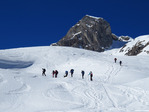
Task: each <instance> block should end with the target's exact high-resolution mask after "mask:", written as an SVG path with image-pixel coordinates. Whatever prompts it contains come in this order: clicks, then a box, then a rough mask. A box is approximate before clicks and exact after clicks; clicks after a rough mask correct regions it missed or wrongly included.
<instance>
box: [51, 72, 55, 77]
mask: <svg viewBox="0 0 149 112" xmlns="http://www.w3.org/2000/svg"><path fill="white" fill-rule="evenodd" d="M54 75H55V71H54V70H53V71H52V77H53V78H54Z"/></svg>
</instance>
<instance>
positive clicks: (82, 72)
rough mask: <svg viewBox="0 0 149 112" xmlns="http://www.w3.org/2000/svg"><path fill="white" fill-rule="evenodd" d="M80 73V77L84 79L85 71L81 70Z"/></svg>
mask: <svg viewBox="0 0 149 112" xmlns="http://www.w3.org/2000/svg"><path fill="white" fill-rule="evenodd" d="M81 74H82V79H84V74H85V72H84V71H83V70H82V71H81Z"/></svg>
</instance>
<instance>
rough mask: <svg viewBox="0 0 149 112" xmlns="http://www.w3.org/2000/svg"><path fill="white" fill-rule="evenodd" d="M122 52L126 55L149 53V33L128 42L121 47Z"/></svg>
mask: <svg viewBox="0 0 149 112" xmlns="http://www.w3.org/2000/svg"><path fill="white" fill-rule="evenodd" d="M120 53H123V54H126V55H138V54H139V55H141V54H146V55H147V54H149V35H143V36H139V37H137V38H135V39H134V40H132V41H131V42H128V43H127V44H126V45H125V46H123V47H122V48H121V49H120Z"/></svg>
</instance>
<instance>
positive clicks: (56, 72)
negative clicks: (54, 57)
mask: <svg viewBox="0 0 149 112" xmlns="http://www.w3.org/2000/svg"><path fill="white" fill-rule="evenodd" d="M57 75H58V71H57V70H55V78H57Z"/></svg>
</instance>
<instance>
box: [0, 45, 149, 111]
mask: <svg viewBox="0 0 149 112" xmlns="http://www.w3.org/2000/svg"><path fill="white" fill-rule="evenodd" d="M115 52H116V51H115V50H110V51H106V52H104V53H98V52H92V51H87V50H82V49H77V48H69V47H56V46H48V47H32V48H19V49H9V50H0V111H1V112H149V97H148V96H149V86H148V85H149V57H148V56H147V55H146V56H145V55H143V56H135V57H133V56H132V57H128V56H121V55H117V54H115ZM115 57H116V58H117V59H118V60H117V62H116V63H115V62H114V58H115ZM120 60H121V61H122V62H123V63H122V66H120V65H119V61H120ZM42 68H46V76H42ZM70 69H74V76H73V77H71V76H70V73H69V75H68V77H66V78H64V75H65V71H66V70H68V71H70ZM52 70H58V72H59V74H58V77H57V78H53V77H52ZM81 70H84V71H85V77H84V79H82V77H81ZM90 71H92V72H93V81H90V78H89V75H88V74H89V72H90Z"/></svg>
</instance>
